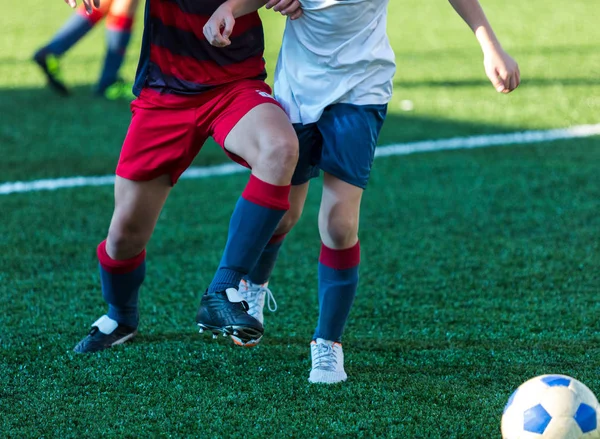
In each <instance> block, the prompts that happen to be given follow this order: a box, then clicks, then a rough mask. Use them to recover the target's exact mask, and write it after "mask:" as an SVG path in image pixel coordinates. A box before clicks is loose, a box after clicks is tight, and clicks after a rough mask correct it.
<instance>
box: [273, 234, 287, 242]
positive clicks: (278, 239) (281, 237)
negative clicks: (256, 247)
mask: <svg viewBox="0 0 600 439" xmlns="http://www.w3.org/2000/svg"><path fill="white" fill-rule="evenodd" d="M286 235H287V233H282V234H281V235H273V236H271V239H270V240H269V244H277V243H279V242H281V241H283V240H284V239H285V237H286Z"/></svg>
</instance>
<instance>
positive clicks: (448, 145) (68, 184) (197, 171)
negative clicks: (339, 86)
mask: <svg viewBox="0 0 600 439" xmlns="http://www.w3.org/2000/svg"><path fill="white" fill-rule="evenodd" d="M596 135H600V124H596V125H578V126H573V127H570V128H559V129H553V130H543V131H521V132H515V133H506V134H485V135H481V136H469V137H454V138H451V139H439V140H424V141H419V142H409V143H398V144H395V145H388V146H381V147H379V148H377V150H376V151H375V157H389V156H394V155H407V154H414V153H420V152H431V151H445V150H454V149H470V148H484V147H489V146H501V145H502V146H511V145H524V144H529V143H542V142H551V141H554V140H561V139H575V138H579V137H591V136H596ZM245 171H247V169H246V168H244V167H242V166H240V165H238V164H236V163H226V164H223V165H216V166H202V167H192V168H189V169H188V170H187V171H186V172H185V173H184V174H183V175H182V176H181V178H182V179H196V178H208V177H215V176H219V175H231V174H237V173H241V172H245ZM114 181H115V177H114V175H105V176H101V177H69V178H53V179H46V180H33V181H13V182H6V183H2V184H0V195H8V194H14V193H23V192H37V191H44V190H56V189H64V188H74V187H84V186H107V185H112V184H113V183H114Z"/></svg>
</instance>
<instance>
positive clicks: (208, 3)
mask: <svg viewBox="0 0 600 439" xmlns="http://www.w3.org/2000/svg"><path fill="white" fill-rule="evenodd" d="M224 2H225V1H224V0H146V13H145V27H144V36H143V40H142V52H141V55H140V62H139V65H138V71H137V75H136V81H135V86H134V92H135V94H136V95H139V93H140V91H141V89H142V88H150V89H152V90H155V91H158V92H161V93H174V94H186V95H187V94H198V93H201V92H203V91H206V90H208V89H211V88H213V87H215V86H218V85H221V84H226V83H229V82H233V81H237V80H240V79H265V78H266V70H265V61H264V58H263V52H264V34H263V28H262V23H261V21H260V17H259V15H258V13H257V12H253V13H251V14H248V15H245V16H243V17H239V18H237V19H236V23H235V27H234V29H233V33H232V35H231V37H230V40H231V45H229V46H228V47H224V48H219V47H214V46H211V45H210V43H209V42H208V41H207V40H206V38H205V37H204V34H203V33H202V28H203V27H204V24H205V23H206V22H207V21H208V19H209V18H210V16H211V15H212V14H213V13H214V12H215V11H216V9H217V8H218V7H219V6H220V5H221V4H223V3H224Z"/></svg>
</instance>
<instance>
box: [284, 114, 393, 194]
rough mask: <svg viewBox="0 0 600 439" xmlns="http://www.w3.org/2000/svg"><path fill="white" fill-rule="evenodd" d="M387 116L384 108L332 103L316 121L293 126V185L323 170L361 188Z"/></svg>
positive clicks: (316, 175)
mask: <svg viewBox="0 0 600 439" xmlns="http://www.w3.org/2000/svg"><path fill="white" fill-rule="evenodd" d="M386 113H387V105H352V104H334V105H330V106H329V107H327V108H325V111H324V112H323V115H322V116H321V118H320V119H319V120H318V122H316V123H311V124H308V125H302V124H294V129H295V130H296V134H297V135H298V140H299V142H300V156H299V158H298V165H297V166H296V171H295V172H294V176H293V177H292V184H293V185H300V184H304V183H306V182H307V181H309V180H310V179H311V178H315V177H318V176H319V170H320V169H322V170H323V171H325V172H327V173H328V174H331V175H333V176H334V177H337V178H339V179H340V180H342V181H345V182H346V183H349V184H351V185H353V186H358V187H360V188H362V189H364V188H365V187H366V186H367V182H368V181H369V176H370V174H371V166H372V165H373V159H374V158H375V146H377V138H378V137H379V132H380V131H381V127H382V126H383V121H384V120H385V115H386Z"/></svg>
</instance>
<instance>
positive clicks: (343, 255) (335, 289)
mask: <svg viewBox="0 0 600 439" xmlns="http://www.w3.org/2000/svg"><path fill="white" fill-rule="evenodd" d="M359 265H360V243H359V242H357V243H356V244H355V245H354V246H352V247H350V248H347V249H344V250H335V249H331V248H329V247H327V246H325V244H321V255H320V256H319V323H318V325H317V329H316V330H315V334H314V336H313V340H316V339H317V338H323V339H325V340H331V341H337V342H340V341H341V340H342V333H343V332H344V327H345V326H346V321H347V320H348V315H349V314H350V309H351V308H352V303H353V302H354V297H355V296H356V289H357V287H358V267H359Z"/></svg>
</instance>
